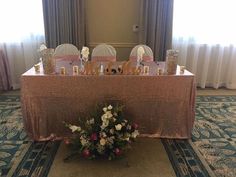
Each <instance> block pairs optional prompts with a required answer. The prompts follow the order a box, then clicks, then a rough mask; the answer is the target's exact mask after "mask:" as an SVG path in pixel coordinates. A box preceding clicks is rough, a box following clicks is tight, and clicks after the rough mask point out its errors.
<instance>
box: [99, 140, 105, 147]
mask: <svg viewBox="0 0 236 177" xmlns="http://www.w3.org/2000/svg"><path fill="white" fill-rule="evenodd" d="M100 144H101V145H102V146H104V145H105V144H106V140H105V139H104V138H102V139H100Z"/></svg>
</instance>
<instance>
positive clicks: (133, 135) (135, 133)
mask: <svg viewBox="0 0 236 177" xmlns="http://www.w3.org/2000/svg"><path fill="white" fill-rule="evenodd" d="M138 135H139V132H138V130H135V131H134V132H133V133H132V134H131V137H132V138H136V137H137V136H138Z"/></svg>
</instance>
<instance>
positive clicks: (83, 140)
mask: <svg viewBox="0 0 236 177" xmlns="http://www.w3.org/2000/svg"><path fill="white" fill-rule="evenodd" d="M80 142H81V144H82V146H85V145H86V144H87V143H88V141H87V140H86V139H85V138H84V137H81V138H80Z"/></svg>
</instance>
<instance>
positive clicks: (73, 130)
mask: <svg viewBox="0 0 236 177" xmlns="http://www.w3.org/2000/svg"><path fill="white" fill-rule="evenodd" d="M70 129H71V131H72V132H73V133H74V132H75V131H78V132H79V131H81V127H78V126H76V125H71V126H70Z"/></svg>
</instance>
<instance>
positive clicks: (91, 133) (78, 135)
mask: <svg viewBox="0 0 236 177" xmlns="http://www.w3.org/2000/svg"><path fill="white" fill-rule="evenodd" d="M122 109H123V106H119V105H116V106H115V107H113V106H112V105H109V106H104V107H103V108H102V109H99V110H98V111H96V113H95V114H94V115H93V116H92V117H91V118H89V119H87V120H86V121H79V124H78V125H72V124H66V127H68V128H69V129H70V130H71V131H72V133H73V136H72V137H71V138H70V139H66V140H65V143H66V144H68V145H69V146H70V147H71V149H72V156H74V155H75V154H79V155H82V156H83V157H85V158H89V159H94V158H99V157H105V158H108V159H109V160H112V159H115V158H117V157H121V155H122V154H124V152H125V151H126V150H127V149H129V148H130V147H131V142H132V141H134V139H135V138H136V137H137V136H138V135H139V131H138V125H137V124H135V123H133V124H131V123H130V122H129V121H128V120H127V119H124V117H123V111H122Z"/></svg>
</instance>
